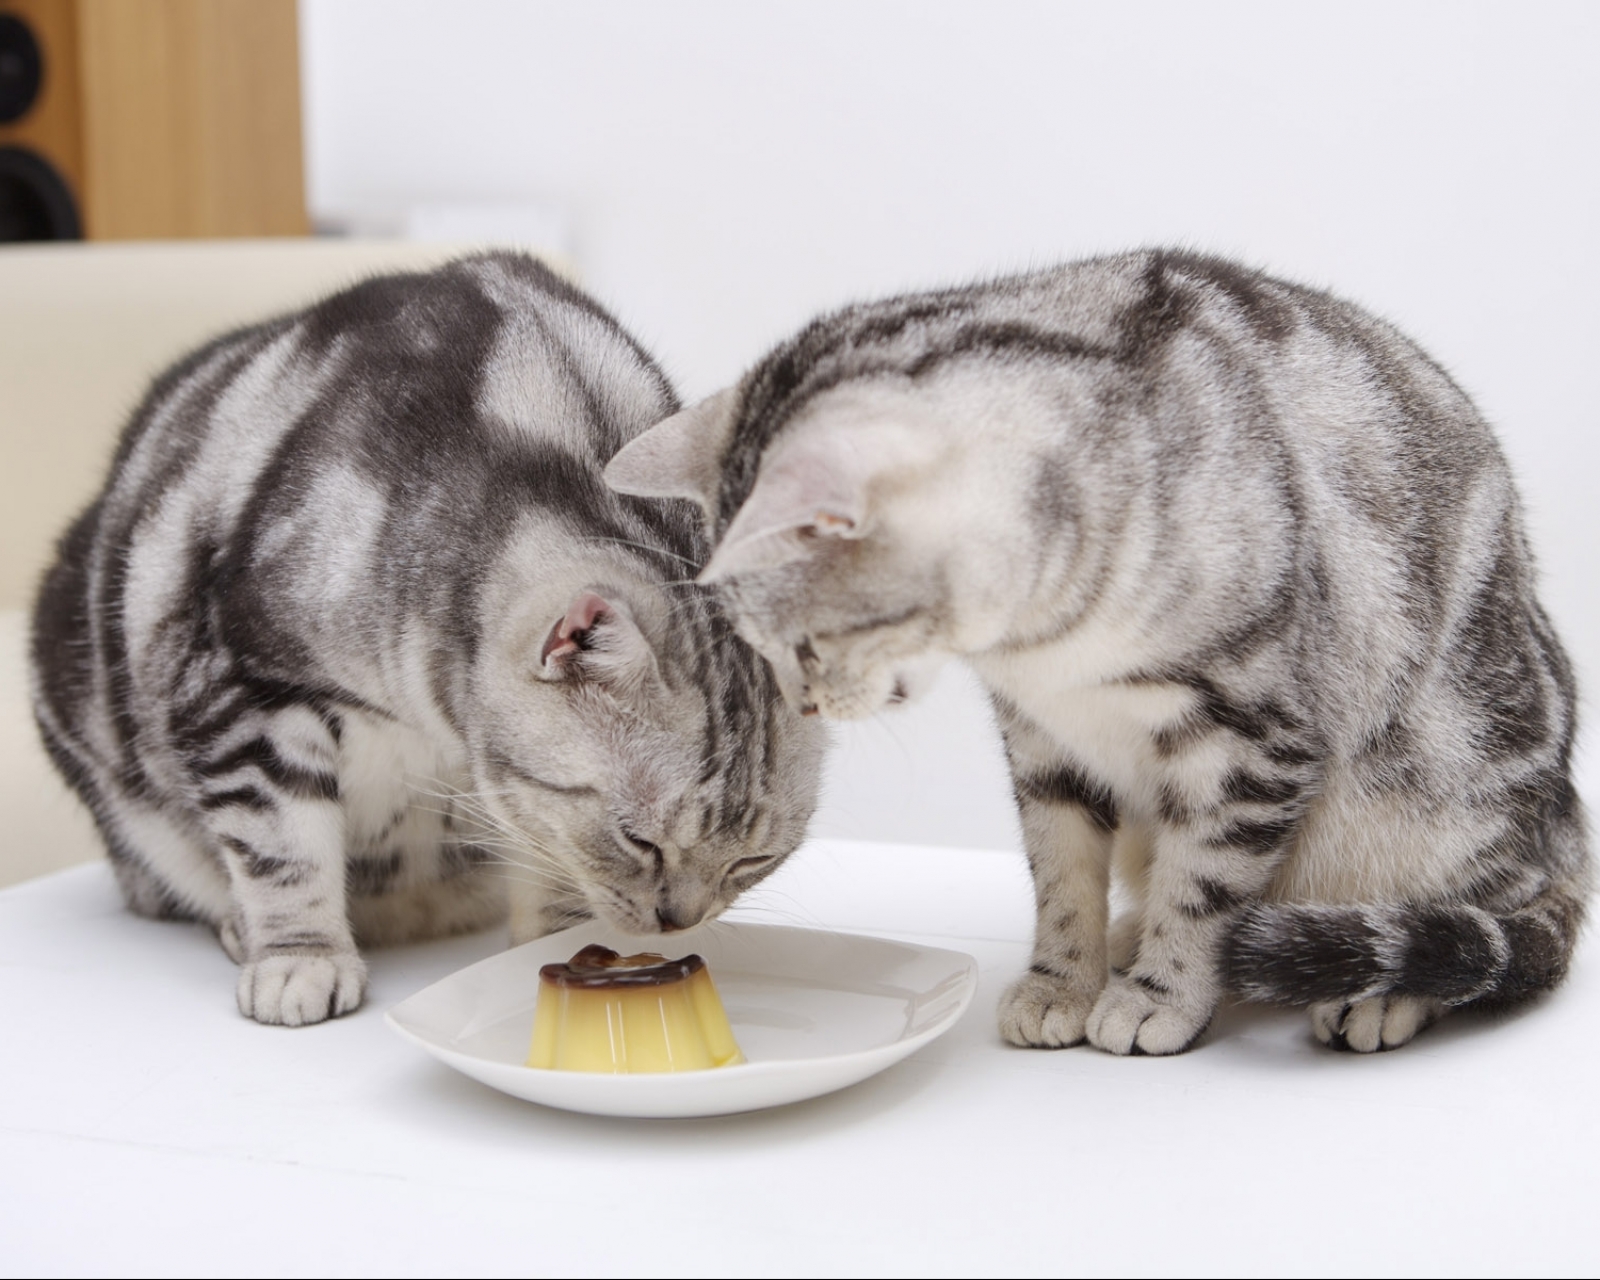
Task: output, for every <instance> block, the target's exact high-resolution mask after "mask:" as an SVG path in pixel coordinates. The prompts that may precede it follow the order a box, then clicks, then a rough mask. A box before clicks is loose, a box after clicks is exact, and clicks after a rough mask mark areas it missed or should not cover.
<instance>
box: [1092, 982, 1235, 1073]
mask: <svg viewBox="0 0 1600 1280" xmlns="http://www.w3.org/2000/svg"><path fill="white" fill-rule="evenodd" d="M1213 1008H1214V1006H1213V1005H1206V1006H1205V1007H1203V1008H1192V1007H1189V1006H1187V1005H1185V1004H1182V1003H1180V1002H1178V1001H1177V1000H1176V999H1175V998H1174V997H1173V996H1165V997H1162V996H1157V995H1156V994H1155V993H1153V992H1150V991H1147V990H1146V989H1145V988H1143V987H1141V986H1139V985H1138V983H1136V982H1134V981H1133V979H1132V978H1126V977H1123V976H1121V975H1116V976H1113V977H1112V979H1111V981H1110V982H1109V983H1107V984H1106V989H1105V990H1104V991H1102V992H1101V993H1100V998H1099V999H1098V1000H1096V1001H1095V1005H1094V1010H1093V1012H1091V1013H1090V1014H1089V1023H1088V1027H1087V1030H1088V1034H1089V1043H1090V1044H1092V1045H1093V1046H1094V1047H1095V1048H1096V1049H1104V1050H1105V1051H1106V1052H1107V1053H1118V1054H1130V1053H1149V1054H1168V1053H1182V1052H1183V1051H1184V1050H1185V1049H1187V1048H1188V1047H1189V1046H1190V1045H1192V1044H1193V1043H1194V1042H1195V1041H1196V1040H1198V1039H1199V1038H1200V1034H1201V1032H1203V1031H1204V1030H1205V1029H1206V1026H1207V1025H1208V1024H1209V1023H1210V1021H1211V1013H1212V1009H1213Z"/></svg>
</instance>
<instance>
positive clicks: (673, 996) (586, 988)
mask: <svg viewBox="0 0 1600 1280" xmlns="http://www.w3.org/2000/svg"><path fill="white" fill-rule="evenodd" d="M744 1060H745V1059H744V1054H742V1053H741V1052H739V1046H738V1044H737V1043H735V1041H734V1038H733V1029H732V1028H731V1027H730V1026H729V1025H728V1015H727V1014H726V1013H725V1012H724V1011H723V1008H722V1000H721V998H720V997H719V996H718V995H717V989H716V987H715V986H713V985H712V982H711V971H710V970H709V969H707V968H706V962H705V961H704V960H702V959H701V958H700V957H699V956H693V955H691V956H684V957H683V958H682V959H681V960H668V959H666V958H665V957H664V956H659V955H656V954H654V953H653V952H648V951H647V952H643V953H641V954H639V955H632V956H624V955H618V954H617V953H616V952H615V951H613V950H611V948H609V947H601V946H588V947H585V948H584V949H583V950H582V951H580V952H578V954H577V955H575V956H573V957H572V959H571V960H569V961H567V963H566V964H547V965H545V966H544V967H543V968H542V969H540V970H539V1005H538V1008H537V1010H536V1011H535V1012H534V1016H533V1048H532V1050H531V1051H530V1052H529V1054H528V1065H529V1066H530V1067H543V1068H546V1069H549V1070H555V1071H602V1072H609V1073H614V1074H621V1073H623V1072H646V1071H702V1070H705V1069H706V1068H708V1067H727V1066H732V1065H734V1064H735V1063H740V1062H743V1061H744Z"/></svg>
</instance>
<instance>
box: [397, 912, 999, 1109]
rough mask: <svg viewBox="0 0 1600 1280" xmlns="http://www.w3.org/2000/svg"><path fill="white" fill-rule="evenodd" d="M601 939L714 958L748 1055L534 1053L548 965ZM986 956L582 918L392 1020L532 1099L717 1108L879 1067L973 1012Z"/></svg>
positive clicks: (848, 1080)
mask: <svg viewBox="0 0 1600 1280" xmlns="http://www.w3.org/2000/svg"><path fill="white" fill-rule="evenodd" d="M591 942H598V943H600V944H601V945H603V946H608V947H613V948H615V949H616V950H618V951H623V952H629V951H637V950H639V949H640V947H641V945H647V946H651V947H653V948H660V947H661V946H662V944H663V943H665V944H666V949H667V950H668V951H669V953H670V954H671V955H673V956H681V955H688V954H690V953H698V954H700V955H702V956H704V957H705V960H706V964H707V965H708V966H709V967H710V969H711V977H712V980H713V981H714V982H715V983H716V986H717V990H718V992H719V993H720V994H721V996H722V1003H723V1005H724V1007H725V1008H726V1009H727V1011H728V1021H729V1022H730V1023H731V1024H732V1026H733V1034H734V1036H735V1037H736V1038H737V1039H738V1041H739V1046H740V1048H742V1049H743V1050H744V1054H745V1058H746V1059H747V1061H746V1062H744V1063H743V1064H742V1065H740V1066H734V1067H718V1068H714V1069H712V1070H709V1071H685V1072H677V1073H672V1072H668V1073H659V1074H648V1075H601V1074H593V1073H589V1072H581V1071H546V1070H540V1069H536V1068H533V1067H527V1066H524V1065H523V1062H524V1061H525V1060H526V1058H527V1056H528V1048H529V1043H530V1041H531V1038H532V1033H533V1009H534V1004H535V1003H536V1001H537V999H538V993H539V967H540V966H541V965H545V964H549V963H550V962H551V961H558V960H567V959H569V958H570V957H571V956H572V954H573V952H575V951H577V950H578V949H579V948H581V947H584V946H587V945H588V944H589V943H591ZM977 981H978V966H977V962H976V961H974V960H973V958H972V957H971V956H969V955H965V954H963V953H962V952H959V951H944V950H941V949H939V948H937V947H918V946H912V945H911V944H909V943H904V942H891V941H888V940H887V939H883V938H868V937H861V936H858V935H855V934H848V933H828V932H825V931H823V930H819V929H793V928H784V927H778V926H773V925H752V924H711V925H705V926H701V927H700V928H697V929H691V930H689V931H687V932H685V933H678V934H673V935H672V936H671V938H670V939H653V940H651V941H650V942H648V943H644V944H641V941H640V939H638V938H630V937H627V936H625V935H623V934H619V933H615V932H613V931H612V930H610V929H607V928H606V927H604V926H602V925H596V924H587V925H580V926H578V927H577V928H575V929H568V930H566V931H565V932H563V933H556V934H552V935H550V936H549V937H548V938H540V939H539V940H538V941H536V942H529V943H526V944H525V945H523V946H520V947H514V948H512V949H511V950H510V951H504V952H501V953H500V954H499V955H497V956H491V957H490V958H489V959H487V960H483V961H480V962H479V963H478V964H475V965H472V966H471V967H469V968H466V969H462V970H461V971H460V972H458V973H453V974H451V975H450V976H449V977H448V978H444V979H442V980H441V981H439V982H436V983H434V984H433V985H432V986H431V987H428V988H426V989H425V990H423V991H419V992H418V993H417V994H416V995H414V996H412V997H411V998H410V999H409V1000H404V1001H402V1002H401V1003H400V1004H397V1005H396V1006H395V1007H394V1008H393V1009H391V1010H389V1014H388V1018H389V1022H390V1024H391V1025H392V1026H393V1027H394V1028H395V1029H396V1030H397V1031H399V1032H400V1033H401V1034H402V1035H404V1036H406V1037H408V1038H409V1039H411V1040H414V1041H416V1042H417V1043H418V1044H419V1045H421V1046H422V1047H423V1048H424V1049H426V1050H427V1051H428V1052H429V1053H431V1054H433V1056H434V1057H436V1058H438V1059H439V1060H440V1061H441V1062H445V1063H448V1064H449V1065H450V1066H452V1067H454V1068H455V1069H456V1070H458V1071H463V1072H465V1073H466V1074H467V1075H469V1076H471V1077H473V1079H475V1080H481V1081H483V1083H484V1084H488V1085H493V1086H494V1087H495V1088H496V1089H500V1090H503V1091H504V1092H506V1093H509V1094H512V1095H514V1096H515V1097H518V1098H526V1099H528V1100H529V1101H530V1102H541V1103H544V1104H545V1105H546V1106H551V1107H561V1108H564V1109H565V1110H568V1111H588V1112H592V1113H594V1114H597V1115H611V1116H713V1115H723V1114H725V1113H728V1112H732V1111H753V1110H755V1109H757V1108H759V1107H775V1106H779V1105H781V1104H783V1103H786V1102H799V1101H800V1100H801V1099H803V1098H814V1097H816V1096H818V1095H819V1094H824V1093H830V1092H832V1091H833V1090H835V1089H843V1088H844V1087H845V1086H846V1085H852V1084H855V1083H857V1082H858V1081H861V1080H865V1079H866V1078H867V1077H868V1076H871V1075H875V1074H876V1073H877V1072H879V1071H882V1070H883V1069H884V1068H885V1067H888V1066H891V1065H893V1064H894V1063H896V1062H899V1061H900V1059H902V1058H904V1057H906V1056H907V1055H909V1054H912V1053H915V1052H916V1051H917V1050H918V1049H920V1048H921V1047H922V1046H923V1045H925V1044H927V1043H928V1042H929V1041H930V1040H932V1039H934V1038H935V1037H937V1036H939V1035H941V1034H943V1033H944V1032H946V1031H948V1030H949V1029H950V1028H951V1027H952V1026H954V1025H955V1023H956V1020H957V1019H958V1018H960V1016H961V1014H962V1011H963V1010H964V1009H966V1007H967V1003H968V1002H969V1001H970V1000H971V999H972V992H973V989H974V988H975V987H976V986H977Z"/></svg>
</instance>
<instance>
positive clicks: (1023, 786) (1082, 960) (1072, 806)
mask: <svg viewBox="0 0 1600 1280" xmlns="http://www.w3.org/2000/svg"><path fill="white" fill-rule="evenodd" d="M1005 733H1006V745H1007V753H1008V755H1009V757H1010V760H1011V768H1012V776H1013V781H1014V785H1015V788H1016V793H1017V807H1018V810H1019V812H1020V814H1021V818H1022V836H1023V843H1024V846H1025V847H1026V849H1027V851H1028V863H1029V866H1030V867H1031V869H1032V871H1033V892H1034V908H1035V916H1034V933H1033V958H1032V962H1031V963H1030V964H1029V966H1028V972H1027V973H1026V974H1025V975H1024V976H1023V977H1022V978H1020V979H1019V980H1018V981H1017V982H1015V983H1013V984H1012V986H1011V988H1010V990H1008V991H1007V992H1006V993H1005V995H1004V996H1003V997H1002V998H1001V1001H1000V1034H1001V1035H1002V1036H1004V1037H1005V1038H1006V1039H1007V1040H1009V1041H1010V1042H1011V1043H1012V1044H1017V1045H1026V1046H1033V1047H1038V1048H1048V1049H1057V1048H1065V1047H1066V1046H1068V1045H1074V1044H1081V1043H1082V1041H1083V1039H1084V1030H1085V1023H1086V1021H1087V1019H1088V1017H1089V1011H1090V1010H1091V1009H1093V1008H1094V1003H1095V1000H1096V998H1097V997H1098V996H1099V994H1100V991H1101V989H1102V988H1103V987H1104V986H1105V982H1106V916H1107V911H1108V897H1107V891H1108V888H1109V882H1110V870H1111V837H1112V832H1113V831H1114V830H1115V828H1116V823H1117V814H1116V808H1115V806H1114V804H1113V803H1112V800H1111V797H1110V793H1109V792H1107V791H1105V790H1104V789H1103V788H1100V787H1098V786H1096V785H1095V784H1094V783H1092V782H1091V781H1090V780H1089V779H1088V778H1086V777H1085V776H1084V774H1082V773H1081V772H1080V771H1079V770H1077V769H1076V768H1074V767H1073V766H1071V765H1068V764H1065V763H1063V762H1062V761H1061V760H1060V759H1059V756H1056V757H1055V758H1054V759H1050V758H1049V757H1048V756H1044V752H1045V751H1047V750H1048V744H1045V743H1044V742H1043V741H1042V738H1041V739H1038V740H1037V741H1033V742H1030V741H1029V739H1030V738H1036V737H1037V735H1035V734H1032V733H1029V732H1028V731H1026V730H1022V729H1019V728H1018V726H1016V725H1007V726H1006V729H1005ZM1030 747H1032V748H1035V749H1034V750H1030V749H1029V748H1030ZM1052 754H1053V753H1052ZM1041 757H1043V758H1041Z"/></svg>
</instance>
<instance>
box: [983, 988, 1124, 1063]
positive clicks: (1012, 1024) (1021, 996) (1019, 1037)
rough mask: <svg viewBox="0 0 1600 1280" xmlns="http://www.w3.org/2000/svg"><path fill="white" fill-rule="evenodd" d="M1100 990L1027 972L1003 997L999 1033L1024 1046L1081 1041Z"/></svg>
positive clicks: (1064, 1045)
mask: <svg viewBox="0 0 1600 1280" xmlns="http://www.w3.org/2000/svg"><path fill="white" fill-rule="evenodd" d="M1098 994H1099V993H1098V992H1097V991H1094V990H1087V989H1085V988H1083V987H1080V986H1075V985H1073V984H1072V983H1071V982H1070V981H1068V980H1067V979H1065V978H1056V977H1052V976H1050V975H1049V974H1044V973H1029V974H1025V975H1024V976H1023V977H1022V978H1020V979H1019V980H1018V981H1016V982H1014V983H1012V984H1011V989H1010V990H1009V991H1007V992H1006V993H1005V995H1004V996H1002V997H1001V998H1000V1034H1001V1035H1002V1036H1004V1037H1005V1038H1006V1039H1007V1040H1008V1041H1010V1042H1011V1043H1012V1044H1015V1045H1021V1046H1022V1047H1023V1048H1025V1049H1065V1048H1068V1047H1069V1046H1071V1045H1075V1044H1082V1043H1083V1037H1084V1023H1085V1022H1086V1021H1087V1020H1088V1017H1089V1010H1090V1009H1092V1008H1094V998H1095V996H1096V995H1098Z"/></svg>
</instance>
